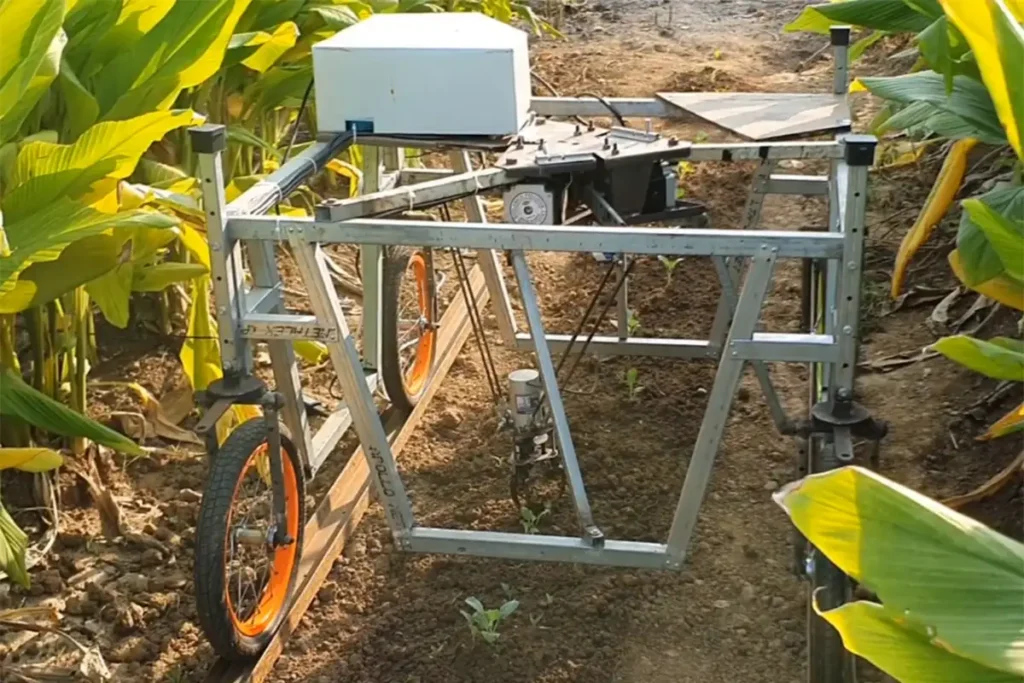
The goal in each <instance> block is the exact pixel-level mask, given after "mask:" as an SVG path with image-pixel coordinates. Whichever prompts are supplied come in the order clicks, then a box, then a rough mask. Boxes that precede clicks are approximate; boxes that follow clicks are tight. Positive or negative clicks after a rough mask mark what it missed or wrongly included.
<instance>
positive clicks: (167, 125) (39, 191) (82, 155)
mask: <svg viewBox="0 0 1024 683" xmlns="http://www.w3.org/2000/svg"><path fill="white" fill-rule="evenodd" d="M199 120H201V118H200V117H197V116H196V114H195V113H193V112H192V111H191V110H184V111H162V112H154V113H151V114H143V115H142V116H137V117H135V118H133V119H128V120H126V121H105V122H103V123H98V124H96V125H95V126H92V127H90V128H89V129H88V130H87V131H86V132H85V133H83V134H82V136H81V137H80V138H78V140H76V141H75V142H74V143H73V144H70V145H55V144H51V143H48V142H43V141H37V142H32V143H29V144H27V145H25V146H24V147H23V148H22V149H21V150H20V151H19V152H18V159H17V161H16V162H15V169H14V173H13V177H12V179H11V185H10V187H9V188H7V190H6V196H5V197H4V213H5V214H6V218H7V220H9V221H10V222H12V223H14V222H16V221H18V220H20V219H22V218H24V217H26V216H29V215H31V214H32V213H35V212H37V211H39V210H41V209H43V208H44V207H46V206H48V205H49V204H50V203H52V202H53V201H54V200H55V199H56V198H63V197H67V198H71V199H74V198H76V197H79V196H81V195H83V194H85V193H87V192H89V190H90V188H91V187H92V186H93V184H94V183H96V182H97V181H101V180H103V179H105V178H117V179H121V178H126V177H128V175H129V174H131V172H132V171H133V170H134V169H135V165H136V164H137V163H138V160H139V158H140V157H141V156H142V154H143V153H144V152H145V151H146V150H147V149H149V146H150V145H151V144H153V143H154V142H156V141H157V140H160V139H161V138H163V136H164V135H166V134H167V133H168V132H169V131H171V130H174V129H175V128H181V127H183V126H190V125H192V124H193V123H195V122H197V121H199Z"/></svg>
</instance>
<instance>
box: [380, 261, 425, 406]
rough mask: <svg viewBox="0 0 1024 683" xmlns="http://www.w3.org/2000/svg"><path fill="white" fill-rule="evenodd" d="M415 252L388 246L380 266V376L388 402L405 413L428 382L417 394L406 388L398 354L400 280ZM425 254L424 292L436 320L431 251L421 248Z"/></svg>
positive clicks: (418, 398)
mask: <svg viewBox="0 0 1024 683" xmlns="http://www.w3.org/2000/svg"><path fill="white" fill-rule="evenodd" d="M416 252H417V250H415V249H412V248H410V247H399V246H392V247H388V248H387V249H385V251H384V257H383V262H384V263H383V267H382V269H381V331H380V334H381V339H380V355H381V360H380V376H381V381H382V382H383V383H384V391H386V392H387V395H388V399H389V400H390V401H391V405H393V406H394V407H395V408H396V409H398V410H399V411H402V412H405V413H408V412H411V411H412V409H413V408H415V407H416V404H417V403H419V400H420V397H421V396H422V395H423V391H424V389H425V388H426V385H427V382H424V384H423V389H421V390H420V391H419V392H418V393H416V394H410V393H409V392H408V391H407V390H406V386H405V381H404V380H403V378H402V359H401V357H400V355H399V344H398V323H399V313H400V311H399V300H400V293H401V289H402V281H403V279H404V278H405V275H406V272H407V269H408V266H409V259H410V258H412V255H413V254H414V253H416ZM424 258H425V259H426V261H427V296H428V297H429V300H430V308H431V319H432V320H433V321H434V322H435V323H436V322H437V289H436V283H435V281H434V273H433V267H432V266H431V255H430V253H429V252H428V251H424ZM434 340H435V341H434V345H433V347H432V349H431V354H432V356H435V357H436V353H437V336H436V334H435V337H434ZM435 357H432V358H431V359H430V375H428V378H427V379H428V382H429V378H430V376H432V375H433V372H434V361H435Z"/></svg>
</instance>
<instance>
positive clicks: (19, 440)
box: [0, 314, 32, 448]
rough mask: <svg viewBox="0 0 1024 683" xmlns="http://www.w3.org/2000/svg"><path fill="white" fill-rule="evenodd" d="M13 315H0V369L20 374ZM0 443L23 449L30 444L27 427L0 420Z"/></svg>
mask: <svg viewBox="0 0 1024 683" xmlns="http://www.w3.org/2000/svg"><path fill="white" fill-rule="evenodd" d="M14 325H15V318H14V315H13V314H4V315H0V369H3V370H10V371H12V372H14V373H15V374H21V365H20V364H19V363H18V354H17V351H16V350H15V347H14ZM0 443H2V444H4V445H5V446H8V447H10V448H17V447H24V446H28V445H29V444H31V443H32V435H31V434H30V433H29V430H28V425H27V424H25V423H24V422H22V421H21V420H20V419H18V418H16V417H5V418H4V419H2V420H0Z"/></svg>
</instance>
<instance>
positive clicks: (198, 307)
mask: <svg viewBox="0 0 1024 683" xmlns="http://www.w3.org/2000/svg"><path fill="white" fill-rule="evenodd" d="M191 294H192V311H191V314H190V316H189V323H188V333H187V334H186V337H187V339H186V340H185V343H184V344H182V345H181V352H180V353H179V358H180V359H181V365H182V368H183V369H184V371H185V375H186V376H187V377H188V380H189V382H190V383H191V384H192V389H193V390H195V391H202V390H203V389H205V388H206V387H208V386H209V385H210V382H212V381H214V380H215V379H219V378H220V377H221V368H220V347H219V346H218V345H217V322H216V321H215V320H214V319H213V316H212V315H211V314H210V278H209V277H200V278H196V279H195V280H193V281H192V288H191Z"/></svg>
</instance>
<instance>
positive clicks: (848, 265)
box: [846, 261, 857, 270]
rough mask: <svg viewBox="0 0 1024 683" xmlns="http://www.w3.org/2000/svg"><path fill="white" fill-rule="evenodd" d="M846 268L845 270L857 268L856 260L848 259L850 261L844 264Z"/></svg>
mask: <svg viewBox="0 0 1024 683" xmlns="http://www.w3.org/2000/svg"><path fill="white" fill-rule="evenodd" d="M846 269H847V270H857V262H856V261H850V262H848V263H847V264H846Z"/></svg>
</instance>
